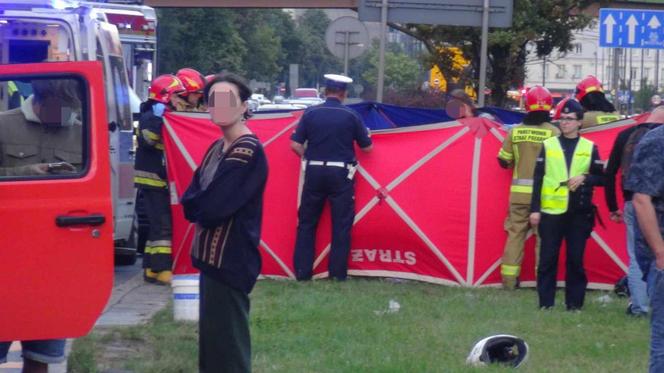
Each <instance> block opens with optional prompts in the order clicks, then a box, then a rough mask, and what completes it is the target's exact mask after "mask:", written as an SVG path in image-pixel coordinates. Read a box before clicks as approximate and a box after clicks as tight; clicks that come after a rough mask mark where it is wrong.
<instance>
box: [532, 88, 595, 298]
mask: <svg viewBox="0 0 664 373" xmlns="http://www.w3.org/2000/svg"><path fill="white" fill-rule="evenodd" d="M583 115H584V113H583V108H582V107H581V105H580V104H579V103H578V102H577V101H575V100H569V101H568V102H567V103H566V104H565V107H564V108H563V110H562V113H561V115H560V131H561V132H562V135H560V136H558V137H552V138H549V139H547V140H544V143H543V145H544V146H543V149H542V151H541V152H540V155H539V158H538V159H537V164H536V165H535V175H534V181H535V183H534V186H533V198H532V205H531V210H532V213H531V214H530V223H531V224H532V225H533V227H537V226H539V234H540V238H541V250H540V258H539V265H538V268H537V293H538V295H539V306H540V308H543V309H548V308H551V307H553V304H554V300H555V295H556V274H557V272H558V255H559V253H560V245H561V244H562V241H563V239H565V243H566V246H567V250H566V251H567V263H566V271H565V272H566V274H565V276H566V277H565V283H566V285H565V304H566V305H567V310H569V311H573V310H579V309H581V307H583V301H584V298H585V292H586V285H587V283H588V280H587V278H586V274H585V270H584V269H583V253H584V251H585V247H586V240H587V239H588V237H589V236H590V233H591V232H592V228H593V225H594V219H595V207H594V206H593V204H592V197H593V186H599V185H603V184H604V176H603V164H602V161H601V160H600V158H599V153H598V151H597V147H596V146H595V144H593V142H592V141H590V140H587V139H585V138H583V137H580V136H579V128H580V127H581V120H582V119H583Z"/></svg>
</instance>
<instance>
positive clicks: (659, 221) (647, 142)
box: [625, 113, 664, 373]
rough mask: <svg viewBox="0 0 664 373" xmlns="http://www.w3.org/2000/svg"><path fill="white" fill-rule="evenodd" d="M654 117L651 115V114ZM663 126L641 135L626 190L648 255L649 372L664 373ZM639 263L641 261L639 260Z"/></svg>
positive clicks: (644, 268) (645, 265)
mask: <svg viewBox="0 0 664 373" xmlns="http://www.w3.org/2000/svg"><path fill="white" fill-rule="evenodd" d="M653 114H654V113H653ZM662 175H664V126H659V127H658V128H655V129H653V130H651V131H648V133H647V134H645V135H644V136H643V138H642V139H641V141H639V144H638V146H637V149H636V153H635V154H634V160H633V162H632V165H631V167H630V171H629V176H628V178H627V182H626V185H625V188H626V189H627V190H630V191H632V192H633V193H634V196H633V197H632V203H633V205H634V211H635V213H636V219H637V221H638V224H639V228H640V232H641V234H642V235H643V238H644V241H645V242H644V243H645V245H643V244H644V243H643V242H641V240H638V239H637V248H636V251H637V254H638V251H639V247H640V246H642V245H643V246H646V247H647V248H649V249H650V250H649V251H650V252H649V255H648V257H647V258H645V259H646V260H645V263H640V264H642V266H641V269H642V270H644V272H645V275H646V277H647V289H648V295H649V297H650V312H651V323H650V331H651V334H650V373H660V372H664V281H662V279H664V240H663V239H662V235H664V177H662ZM637 259H640V260H639V261H640V262H641V261H642V260H643V259H644V258H643V257H641V258H639V257H638V255H637Z"/></svg>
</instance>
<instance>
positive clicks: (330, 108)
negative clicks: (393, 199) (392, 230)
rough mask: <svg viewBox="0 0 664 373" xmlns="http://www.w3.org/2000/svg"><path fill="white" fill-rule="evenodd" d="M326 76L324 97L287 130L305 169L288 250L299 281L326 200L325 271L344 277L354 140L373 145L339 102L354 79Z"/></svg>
mask: <svg viewBox="0 0 664 373" xmlns="http://www.w3.org/2000/svg"><path fill="white" fill-rule="evenodd" d="M325 79H326V87H325V96H326V100H325V102H324V103H322V104H320V105H316V106H311V107H310V108H308V109H307V110H305V111H304V114H302V118H301V119H300V122H299V124H298V126H297V129H296V130H295V133H293V135H292V136H291V140H292V141H291V148H292V149H293V151H295V153H296V154H297V155H298V156H300V157H304V158H303V160H302V162H303V165H302V167H303V168H304V170H305V177H304V186H303V189H302V199H301V203H300V209H299V211H298V225H297V238H296V240H295V252H294V254H293V267H294V268H295V277H296V278H297V280H298V281H302V280H310V279H311V276H312V271H313V268H312V267H313V264H314V247H315V240H316V227H317V226H318V220H319V218H320V214H321V212H322V210H323V205H324V204H325V200H329V201H330V206H331V213H332V246H331V250H330V261H329V274H330V277H331V278H333V279H337V280H341V281H343V280H345V279H346V276H347V270H348V254H349V252H350V237H351V235H350V232H351V228H352V226H353V220H354V218H355V190H354V187H355V180H354V175H355V171H356V169H357V161H356V159H355V148H354V143H357V144H358V145H359V147H360V149H361V150H362V151H364V152H369V151H371V149H372V148H373V145H372V142H371V139H370V138H369V131H368V130H367V128H366V127H365V126H364V123H362V119H361V118H360V117H359V115H358V114H357V113H356V112H355V111H353V110H351V109H349V108H348V107H347V106H345V105H343V104H342V102H343V100H344V99H345V98H346V88H347V86H348V84H349V83H352V82H353V80H352V79H351V78H349V77H346V76H343V75H336V74H326V75H325ZM305 142H306V143H307V146H306V148H305V146H304V144H305Z"/></svg>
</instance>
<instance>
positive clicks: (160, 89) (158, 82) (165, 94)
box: [148, 74, 185, 104]
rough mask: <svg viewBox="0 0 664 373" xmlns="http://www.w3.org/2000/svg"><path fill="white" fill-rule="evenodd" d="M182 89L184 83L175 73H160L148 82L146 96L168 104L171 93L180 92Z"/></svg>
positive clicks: (183, 89)
mask: <svg viewBox="0 0 664 373" xmlns="http://www.w3.org/2000/svg"><path fill="white" fill-rule="evenodd" d="M184 91H185V88H184V85H182V82H181V81H180V80H179V79H178V78H177V77H176V76H175V75H171V74H166V75H160V76H158V77H156V78H155V79H154V80H153V81H152V83H151V84H150V88H149V89H148V93H149V96H148V98H149V99H151V100H155V101H158V102H161V103H164V104H168V103H169V102H170V100H171V95H173V94H177V93H182V92H184Z"/></svg>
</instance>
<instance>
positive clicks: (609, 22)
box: [604, 14, 616, 43]
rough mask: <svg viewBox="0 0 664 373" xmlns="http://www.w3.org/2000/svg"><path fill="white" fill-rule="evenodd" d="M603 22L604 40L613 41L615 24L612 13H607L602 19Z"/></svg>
mask: <svg viewBox="0 0 664 373" xmlns="http://www.w3.org/2000/svg"><path fill="white" fill-rule="evenodd" d="M604 24H605V25H606V42H607V43H613V26H615V25H616V20H615V19H614V18H613V15H611V14H609V16H608V17H606V19H605V20H604Z"/></svg>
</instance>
